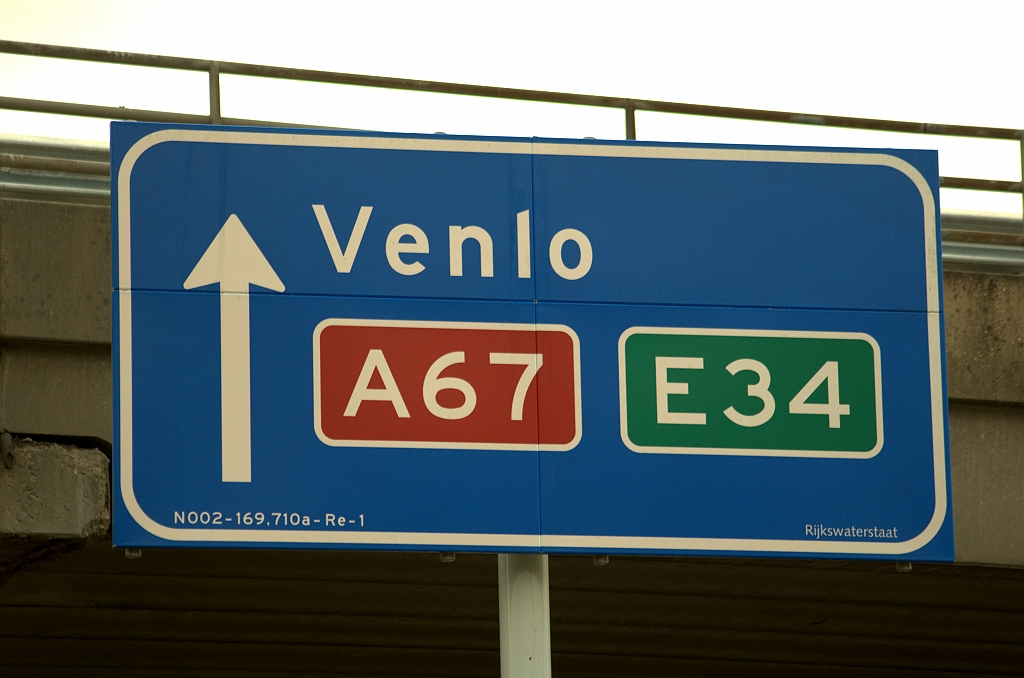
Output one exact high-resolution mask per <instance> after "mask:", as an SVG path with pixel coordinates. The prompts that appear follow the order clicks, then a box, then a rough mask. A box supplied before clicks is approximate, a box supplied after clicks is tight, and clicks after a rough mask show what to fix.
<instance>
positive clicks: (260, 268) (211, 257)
mask: <svg viewBox="0 0 1024 678" xmlns="http://www.w3.org/2000/svg"><path fill="white" fill-rule="evenodd" d="M216 283H220V412H221V481H223V482H225V483H248V482H251V481H252V460H251V458H252V445H251V440H250V439H251V419H250V414H249V398H250V393H249V285H259V286H260V287H265V288H267V289H270V290H274V291H275V292H284V283H282V282H281V279H280V278H278V277H277V273H274V269H273V268H271V266H270V262H268V261H267V258H266V257H264V256H263V253H262V252H260V248H259V247H257V246H256V243H255V242H254V241H253V239H252V236H250V235H249V232H248V231H246V230H245V226H243V225H242V222H241V221H239V219H238V217H237V216H235V215H234V214H232V215H231V216H230V217H228V220H227V221H226V222H224V226H223V227H222V228H221V229H220V233H218V234H217V237H216V238H214V239H213V242H212V243H210V246H209V247H208V248H207V249H206V253H205V254H203V256H202V257H201V258H200V259H199V263H198V264H196V267H195V268H194V269H192V273H190V274H189V276H188V279H187V280H185V289H186V290H190V289H193V288H195V287H203V286H205V285H213V284H216Z"/></svg>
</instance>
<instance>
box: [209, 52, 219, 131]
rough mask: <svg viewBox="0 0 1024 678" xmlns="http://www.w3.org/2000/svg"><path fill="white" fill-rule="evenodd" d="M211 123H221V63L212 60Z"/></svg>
mask: <svg viewBox="0 0 1024 678" xmlns="http://www.w3.org/2000/svg"><path fill="white" fill-rule="evenodd" d="M210 123H211V124H213V125H219V124H220V64H219V63H217V62H216V61H211V62H210Z"/></svg>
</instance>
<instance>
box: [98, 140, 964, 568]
mask: <svg viewBox="0 0 1024 678" xmlns="http://www.w3.org/2000/svg"><path fill="white" fill-rule="evenodd" d="M173 141H182V142H194V143H213V144H218V143H221V144H252V145H261V146H292V147H321V148H325V147H326V148H372V149H381V150H385V149H391V150H406V151H443V152H461V153H507V154H523V155H529V154H534V155H566V156H591V157H618V158H664V159H678V160H717V161H727V162H728V161H732V162H783V163H798V164H831V165H869V166H870V165H873V166H882V167H890V168H892V169H894V170H896V171H898V172H901V173H902V174H904V175H905V176H906V177H907V178H909V179H910V180H911V181H912V182H913V183H914V185H915V186H916V187H917V189H918V191H919V192H920V194H921V199H922V203H923V209H924V239H925V275H926V300H927V305H926V310H927V316H928V358H929V373H930V377H931V384H930V386H931V411H932V457H933V461H934V481H935V509H934V511H933V513H932V517H931V520H930V521H929V522H928V525H927V526H926V527H925V528H924V530H922V531H921V533H920V534H918V535H917V536H915V537H913V538H911V539H908V540H905V541H900V542H850V541H824V540H808V539H716V538H705V537H615V536H601V535H557V534H541V535H535V534H461V533H433V532H429V533H428V532H328V531H323V530H315V531H314V530H311V531H308V532H307V531H290V530H265V531H260V530H238V529H231V530H216V531H214V530H203V529H189V528H173V527H167V526H165V525H161V524H160V523H157V522H156V521H155V520H153V519H152V518H150V517H149V516H148V515H147V514H146V512H145V511H144V510H143V509H142V507H141V506H140V505H139V503H138V500H137V498H136V496H135V490H134V487H133V464H132V461H133V460H132V442H133V436H132V431H133V429H132V423H133V422H132V292H131V174H132V170H133V168H134V167H135V163H136V162H138V160H139V158H140V157H141V156H142V154H143V153H145V152H146V151H147V150H148V149H150V148H152V147H154V146H156V145H158V144H161V143H167V142H173ZM935 207H936V200H935V196H934V194H933V193H932V190H931V187H930V186H929V185H928V182H927V180H926V179H925V178H924V177H923V176H922V175H921V173H920V172H918V171H917V169H916V168H915V167H914V166H913V165H911V164H910V163H908V162H907V161H905V160H902V159H900V158H897V157H896V156H893V155H888V154H885V153H845V152H830V151H779V150H760V149H739V148H687V147H677V146H634V145H626V144H624V145H621V146H619V145H605V144H578V143H551V142H529V141H527V142H509V141H487V140H467V139H430V138H406V137H378V136H365V137H362V136H355V135H322V134H294V133H275V132H241V131H229V130H207V129H165V130H160V131H157V132H154V133H152V134H149V135H146V136H145V137H143V138H142V139H140V140H139V141H137V142H136V143H135V144H134V145H133V146H132V147H131V148H130V149H129V150H128V152H127V153H126V154H125V156H124V158H123V159H122V161H121V164H120V167H119V169H118V174H117V206H116V211H115V214H116V219H117V235H118V237H117V244H118V260H117V271H118V280H117V282H118V287H117V288H116V290H115V291H116V293H117V298H118V321H119V325H118V327H119V332H118V359H119V361H118V367H119V369H120V372H119V379H118V384H117V388H118V395H119V410H118V413H119V415H120V421H119V428H118V434H119V441H118V442H119V449H120V477H119V487H120V490H121V497H122V499H123V501H124V503H125V507H126V508H127V509H128V512H129V514H130V515H131V516H132V518H134V519H135V521H136V522H137V523H138V524H139V526H140V527H142V528H143V529H144V530H146V531H147V532H149V533H150V534H152V535H153V536H156V537H159V538H161V539H166V540H168V541H192V542H206V543H221V544H226V543H236V542H248V543H288V544H296V545H301V544H349V545H353V546H355V545H360V544H363V545H388V546H403V545H404V546H421V547H423V546H453V547H465V548H485V549H486V548H496V549H500V548H517V549H529V550H533V549H539V550H543V549H545V548H554V549H582V548H585V549H602V550H603V549H609V550H615V549H628V550H639V551H661V550H664V551H697V552H700V551H741V552H750V553H754V552H771V553H780V554H783V553H792V554H808V555H809V554H815V553H820V554H846V555H900V554H904V553H909V552H911V551H916V550H917V549H919V548H921V547H923V546H925V545H926V544H928V542H930V541H931V540H932V538H933V537H934V536H935V535H936V534H937V533H938V531H939V529H940V528H941V527H942V524H943V522H944V521H945V518H946V513H947V508H948V506H947V500H946V490H947V487H946V436H945V417H944V401H943V389H942V329H941V325H940V318H939V285H940V284H941V280H939V267H938V244H937V242H936V234H935V228H936V215H935Z"/></svg>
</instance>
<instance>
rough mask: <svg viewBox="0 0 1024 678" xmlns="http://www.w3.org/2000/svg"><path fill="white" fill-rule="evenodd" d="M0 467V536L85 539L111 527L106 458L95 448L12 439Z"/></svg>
mask: <svg viewBox="0 0 1024 678" xmlns="http://www.w3.org/2000/svg"><path fill="white" fill-rule="evenodd" d="M11 456H12V457H13V463H12V464H10V466H11V468H7V464H4V466H3V468H0V536H11V535H19V536H30V537H31V536H47V537H67V538H73V539H84V538H86V537H91V536H96V535H103V534H106V533H107V529H108V528H109V527H110V491H109V486H110V472H109V468H110V460H109V459H107V456H106V455H105V454H103V453H102V452H100V451H99V450H83V449H80V448H77V447H72V446H70V445H56V444H53V443H38V442H34V441H32V440H31V439H23V440H19V439H17V438H15V439H14V448H13V450H12V451H11Z"/></svg>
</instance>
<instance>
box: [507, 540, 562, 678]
mask: <svg viewBox="0 0 1024 678" xmlns="http://www.w3.org/2000/svg"><path fill="white" fill-rule="evenodd" d="M498 619H499V632H500V634H501V678H551V606H550V601H549V598H548V556H547V554H544V553H499V554H498Z"/></svg>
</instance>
